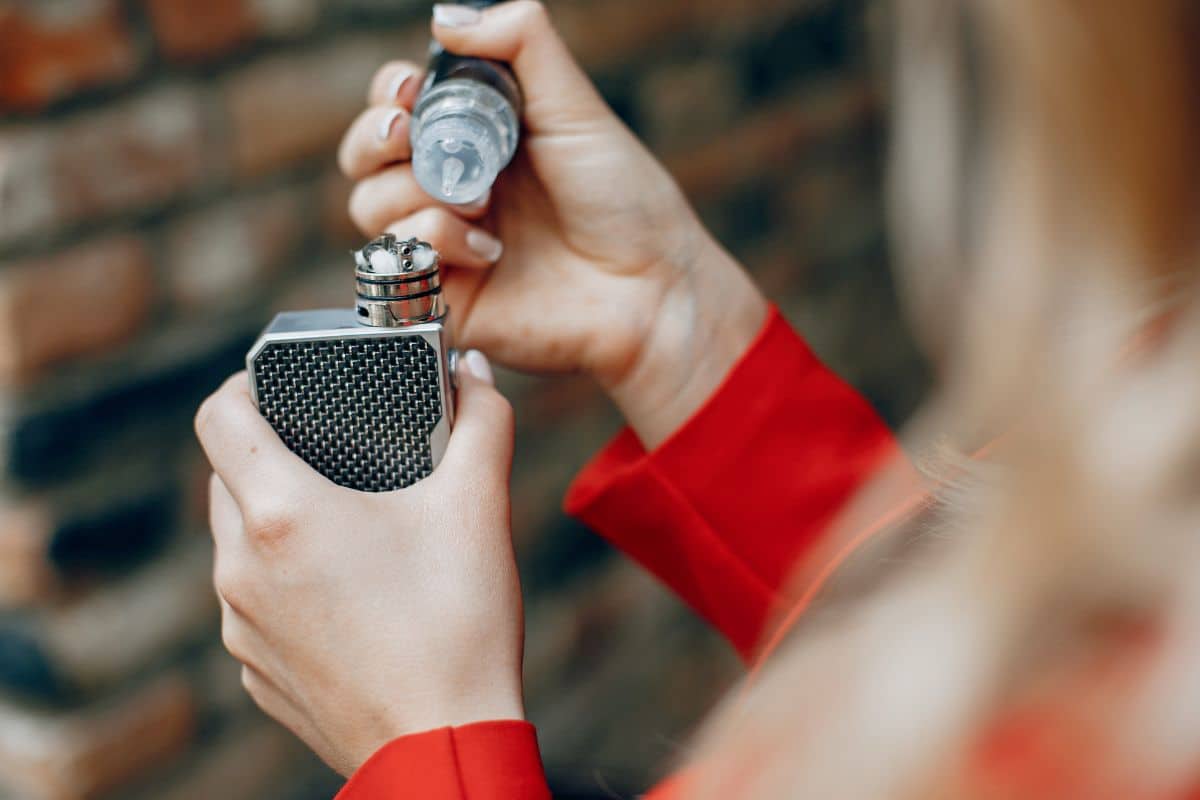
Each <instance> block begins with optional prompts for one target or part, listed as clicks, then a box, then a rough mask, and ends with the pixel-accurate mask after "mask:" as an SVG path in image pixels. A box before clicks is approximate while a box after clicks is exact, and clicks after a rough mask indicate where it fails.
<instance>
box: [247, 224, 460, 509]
mask: <svg viewBox="0 0 1200 800" xmlns="http://www.w3.org/2000/svg"><path fill="white" fill-rule="evenodd" d="M354 259H355V272H354V278H355V284H356V288H357V298H358V299H357V303H356V305H355V307H354V308H345V309H340V308H339V309H321V310H315V311H285V312H283V313H281V314H279V315H277V316H276V317H275V319H274V320H272V322H271V323H270V325H268V326H267V328H266V329H265V330H264V331H263V333H262V335H261V336H260V337H259V339H258V341H257V342H255V344H254V346H253V347H252V348H251V349H250V352H249V353H247V354H246V368H247V370H248V371H249V373H250V391H251V394H252V396H253V398H254V402H255V403H256V404H257V405H258V409H259V411H260V412H261V413H262V415H263V417H265V418H266V420H267V422H269V423H271V427H273V428H274V429H275V431H276V432H277V433H278V434H279V437H280V438H281V439H282V440H283V442H284V444H286V445H287V446H288V448H289V449H291V450H292V452H294V453H296V454H297V455H298V456H300V457H301V458H302V459H304V460H305V461H306V462H308V463H309V464H310V465H311V466H312V467H313V468H314V469H316V470H317V471H318V472H320V473H321V474H322V475H324V476H325V477H327V478H329V479H330V480H331V481H333V482H334V483H336V484H338V485H339V486H346V487H349V488H351V489H358V490H360V491H366V492H387V491H391V490H394V489H402V488H404V487H406V486H409V485H411V484H413V483H416V482H417V481H419V480H420V479H421V478H424V477H425V476H427V475H429V473H431V472H432V471H433V468H434V467H435V466H437V464H438V462H439V461H440V460H441V457H442V454H443V452H445V449H446V443H447V441H448V440H449V437H450V426H451V424H452V423H453V413H454V399H453V391H454V390H453V384H452V381H451V375H452V371H451V367H452V364H451V351H450V350H449V347H448V341H447V340H448V337H447V333H446V329H445V320H446V308H445V305H444V303H443V301H442V288H441V280H440V277H439V267H438V254H437V252H436V251H435V250H434V249H433V248H432V247H430V246H429V245H428V244H426V243H424V242H419V241H417V240H416V239H409V240H407V241H397V239H396V237H394V236H392V235H390V234H386V235H384V236H381V237H380V238H378V239H376V240H374V241H372V242H371V243H369V244H368V245H367V246H366V247H364V248H363V249H361V250H359V251H357V252H356V253H355V254H354Z"/></svg>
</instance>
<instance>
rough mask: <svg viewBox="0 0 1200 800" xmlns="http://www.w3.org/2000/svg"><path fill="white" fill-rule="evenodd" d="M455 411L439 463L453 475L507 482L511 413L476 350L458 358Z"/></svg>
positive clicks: (511, 450)
mask: <svg viewBox="0 0 1200 800" xmlns="http://www.w3.org/2000/svg"><path fill="white" fill-rule="evenodd" d="M456 376H457V378H458V408H457V415H456V417H455V420H454V430H453V431H451V433H450V442H449V444H448V445H447V446H446V454H445V456H444V457H443V458H442V464H444V465H447V466H448V467H449V469H450V470H452V471H453V472H455V473H460V472H465V473H467V474H472V475H475V476H476V477H478V478H480V479H486V478H487V477H497V478H499V479H500V480H502V481H503V482H504V483H507V482H508V475H509V471H510V470H511V468H512V452H513V410H512V406H511V405H510V404H509V402H508V400H506V399H505V398H504V395H502V394H500V392H498V391H496V386H495V383H494V378H493V376H492V367H491V365H490V364H489V363H488V360H487V357H486V356H484V354H483V353H481V352H479V351H478V350H468V351H467V352H466V353H464V354H463V355H462V357H461V358H459V359H458V365H457V367H456Z"/></svg>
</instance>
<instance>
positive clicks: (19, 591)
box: [0, 501, 58, 607]
mask: <svg viewBox="0 0 1200 800" xmlns="http://www.w3.org/2000/svg"><path fill="white" fill-rule="evenodd" d="M56 523H57V520H56V514H55V513H54V510H53V509H50V508H47V507H46V506H45V505H44V504H42V503H38V502H36V501H33V502H25V503H20V504H18V505H13V506H8V507H5V508H3V509H0V606H4V607H12V606H17V605H25V604H26V603H29V602H30V601H32V600H34V599H36V598H41V597H45V596H46V595H48V594H49V593H50V592H51V591H53V589H54V588H55V587H56V586H57V584H58V581H57V576H56V575H55V572H54V569H53V568H52V567H51V566H50V561H49V559H48V558H47V547H48V545H49V542H50V539H51V537H52V536H53V535H54V529H55V526H56Z"/></svg>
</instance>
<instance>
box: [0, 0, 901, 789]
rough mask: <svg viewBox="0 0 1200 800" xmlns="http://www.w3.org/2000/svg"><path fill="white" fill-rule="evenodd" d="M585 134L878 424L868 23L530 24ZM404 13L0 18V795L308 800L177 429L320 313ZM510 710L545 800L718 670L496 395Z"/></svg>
mask: <svg viewBox="0 0 1200 800" xmlns="http://www.w3.org/2000/svg"><path fill="white" fill-rule="evenodd" d="M549 5H550V7H551V10H552V12H553V13H554V16H555V18H556V20H557V22H558V25H559V27H560V29H561V30H562V31H563V33H564V35H565V36H566V38H567V39H568V41H569V42H570V44H571V45H572V47H573V48H574V50H575V52H576V53H577V54H578V56H579V58H580V59H581V60H582V62H583V63H584V64H585V66H586V67H587V68H588V70H589V71H590V72H591V74H592V75H593V76H594V77H595V79H596V80H597V82H598V83H599V85H600V87H601V89H602V91H603V92H604V94H605V96H606V97H607V98H608V100H609V102H610V103H611V104H612V106H613V108H615V109H616V111H617V112H618V113H619V114H620V115H621V116H622V117H623V118H624V119H625V120H626V121H627V122H628V123H629V124H630V125H631V126H632V127H633V129H634V130H635V131H636V132H637V133H638V134H640V135H641V136H642V137H644V138H645V139H646V141H647V142H649V144H650V146H651V147H652V148H653V149H654V151H655V152H656V153H657V154H658V155H659V156H661V157H662V158H663V159H664V160H665V162H666V163H667V165H668V166H669V167H670V169H671V170H672V172H673V173H674V174H675V175H676V176H677V177H678V179H679V181H680V182H681V184H682V185H683V188H684V189H685V191H686V192H687V193H688V194H689V196H690V197H691V198H692V200H693V201H694V203H695V204H696V205H697V207H698V208H699V209H700V211H701V213H702V215H703V217H704V219H705V220H706V221H707V222H708V224H709V225H711V226H712V228H713V229H714V230H715V231H716V233H717V235H718V237H719V238H720V239H721V240H722V241H723V242H724V243H725V244H726V245H727V246H728V247H729V248H730V249H731V250H732V251H733V252H734V253H735V254H736V255H737V256H738V257H739V258H740V259H741V260H742V262H743V263H744V264H746V265H747V267H748V268H749V269H750V270H751V271H752V272H753V273H754V274H755V275H756V276H757V278H758V280H759V281H760V282H761V283H762V285H763V286H764V287H765V288H766V291H767V292H768V293H769V294H770V295H771V296H772V297H773V298H774V299H775V300H776V301H777V302H779V304H780V305H781V306H782V308H783V309H784V311H785V312H786V314H787V315H788V316H789V318H791V319H792V321H793V322H795V323H796V324H797V325H798V326H799V328H800V329H801V330H802V331H803V332H804V333H805V334H806V336H807V337H808V338H809V340H810V341H811V342H812V344H813V346H814V347H815V349H816V350H817V351H818V352H819V353H820V354H821V355H822V356H823V357H824V358H825V359H826V360H827V361H828V362H829V363H830V364H831V365H832V366H833V367H834V368H835V369H837V370H838V371H839V372H840V373H841V374H842V375H843V376H845V377H846V378H847V379H849V380H850V381H851V382H852V383H854V384H855V385H856V386H857V387H859V388H860V389H862V390H863V391H865V392H866V393H867V395H868V396H869V397H870V398H871V399H872V401H874V402H875V404H876V406H877V408H878V409H879V410H880V411H881V412H882V413H883V415H884V416H885V417H886V418H887V419H888V420H889V422H892V423H893V424H896V423H899V422H901V421H902V420H903V419H904V418H905V416H906V415H907V414H908V413H909V412H910V410H911V409H912V408H913V407H914V406H915V404H916V402H917V400H918V397H919V394H920V391H921V387H922V385H923V378H922V374H923V373H922V367H921V365H920V363H919V361H918V360H917V357H916V356H915V355H914V352H913V349H912V347H911V345H910V344H909V341H908V339H907V336H906V334H905V332H904V330H903V328H902V326H901V324H900V322H899V320H898V318H897V313H896V309H895V301H894V297H893V292H892V286H891V282H890V279H889V276H888V272H887V264H886V257H885V243H884V231H883V214H882V209H881V192H880V185H881V175H882V162H883V155H884V147H885V138H884V131H883V129H882V125H881V119H882V117H883V114H884V106H885V95H886V92H885V91H884V90H885V88H886V74H885V71H883V70H880V69H878V64H879V63H880V59H879V58H878V57H877V55H876V54H877V53H878V52H880V50H881V48H880V47H879V46H878V45H879V44H880V43H885V42H886V39H887V31H886V28H887V13H886V11H887V10H886V8H885V7H884V6H883V5H882V4H881V3H879V2H872V1H871V0H846V1H845V2H817V1H815V0H757V1H756V2H755V1H754V0H752V1H751V2H734V1H733V0H726V1H725V2H722V0H649V2H647V0H550V2H549ZM429 7H430V6H429V3H428V2H417V1H416V0H28V2H4V1H3V0H0V476H2V478H0V482H2V484H3V494H2V498H0V607H2V609H3V611H2V612H0V786H2V787H3V788H0V798H3V797H14V798H17V797H20V798H62V799H63V800H67V799H69V798H85V797H87V798H91V797H97V798H101V797H103V798H116V797H119V798H134V799H135V800H137V799H139V798H169V799H171V800H190V799H191V798H198V799H199V798H205V799H207V798H217V797H220V798H223V800H240V799H241V798H246V799H247V800H248V799H249V798H269V799H271V800H274V799H275V798H279V799H281V800H292V799H295V800H300V799H301V798H319V797H329V796H331V795H332V793H333V792H334V791H336V789H337V786H338V785H339V784H338V781H337V780H336V779H335V777H334V776H332V775H330V774H329V773H328V772H326V771H325V770H324V769H323V768H321V767H320V765H318V764H317V763H315V762H314V760H313V758H312V757H311V756H309V755H308V754H307V753H306V752H305V750H304V748H303V747H302V746H300V745H299V743H298V742H296V741H295V740H294V739H293V738H292V737H291V736H290V735H289V734H287V733H286V732H285V731H283V730H282V729H280V728H278V727H277V726H275V725H274V724H273V723H271V722H270V721H269V720H266V719H265V718H263V717H262V716H261V715H260V714H258V713H257V711H256V710H255V709H254V708H253V706H252V705H251V704H250V703H249V701H248V700H247V699H246V698H245V697H244V696H243V693H242V691H241V688H240V685H239V681H238V670H237V668H236V665H235V664H234V663H233V661H232V660H231V659H229V658H228V657H227V656H226V655H225V654H224V652H223V650H222V649H221V648H220V643H219V637H218V619H217V612H216V608H215V604H214V600H213V596H212V591H211V588H210V583H209V558H210V542H209V539H208V536H207V532H206V530H205V520H204V488H205V480H206V477H207V470H206V468H205V466H204V464H203V461H202V459H201V458H200V456H199V453H198V448H197V447H196V445H195V443H194V441H193V438H192V434H191V416H192V413H193V411H194V409H195V407H196V406H197V404H198V403H199V401H200V400H201V399H202V398H203V396H204V395H205V394H207V393H208V392H209V391H211V390H212V389H213V388H215V387H216V386H217V385H218V384H219V382H220V381H221V380H222V379H223V378H224V377H225V376H226V375H227V374H229V373H231V372H233V371H235V370H237V369H239V368H241V365H242V357H243V355H244V353H245V350H246V348H247V346H248V345H249V343H250V342H251V341H252V339H253V338H254V336H255V335H256V333H257V332H258V330H259V329H260V328H261V326H262V325H263V324H264V322H265V321H266V320H267V319H268V318H269V317H270V315H271V314H272V313H273V312H274V311H275V310H278V309H281V308H300V307H310V306H321V305H336V306H342V305H349V304H350V302H351V300H352V297H351V291H352V286H351V282H350V281H351V278H350V272H349V270H350V260H349V258H348V250H349V248H350V247H352V246H354V245H356V244H357V243H358V242H357V237H356V235H355V233H354V231H353V229H352V228H351V227H350V225H349V223H348V221H347V218H346V213H345V207H346V198H347V194H348V188H349V187H348V186H347V184H346V183H345V182H344V181H343V180H342V179H341V178H339V176H338V175H337V174H336V170H335V166H334V158H333V153H334V148H335V146H336V144H337V141H338V139H339V137H340V135H341V133H342V131H343V129H344V128H345V126H346V125H347V123H348V122H349V121H350V120H351V119H352V118H353V117H354V116H355V115H356V113H357V112H358V111H359V110H361V108H362V107H363V105H364V95H365V91H366V86H367V80H368V78H369V77H370V75H371V74H372V73H373V71H374V69H375V68H376V67H377V66H378V65H379V64H381V63H382V62H383V61H385V60H387V59H389V58H393V57H399V56H405V57H409V58H414V59H416V60H418V61H421V60H423V53H424V49H425V46H426V42H427V36H428V34H427V30H428V27H427V19H428V14H429ZM501 386H502V389H503V390H504V391H505V392H506V394H508V396H509V397H510V398H511V399H512V400H513V403H514V405H515V407H516V410H517V418H518V444H517V456H516V466H515V472H514V478H513V488H514V495H515V504H514V506H515V510H514V527H515V531H516V536H517V539H518V549H519V553H520V559H521V566H522V571H523V578H524V581H525V589H526V593H527V597H528V602H527V611H528V616H529V634H528V655H527V687H528V694H529V697H528V700H529V711H530V715H531V718H532V719H533V721H534V722H535V723H536V724H537V725H538V727H539V731H540V737H541V743H542V748H543V753H544V756H545V760H546V764H547V767H548V769H549V772H550V774H551V776H552V781H553V783H554V784H555V787H556V791H557V792H558V793H559V794H560V795H561V796H562V797H564V798H565V797H588V796H594V797H612V796H628V794H627V793H631V792H633V791H636V790H638V789H641V788H644V787H645V786H646V785H647V784H648V782H649V781H651V780H653V779H654V778H655V777H656V776H657V775H659V774H660V773H661V771H663V770H665V769H666V768H667V767H668V766H669V765H670V764H671V762H672V761H674V760H677V759H679V758H681V757H682V754H683V752H684V748H686V746H687V742H688V737H689V732H690V731H691V730H692V728H693V726H694V724H695V722H696V721H697V720H698V719H699V718H700V717H701V716H702V715H703V714H704V713H705V711H706V710H707V709H708V708H710V707H711V705H712V703H713V702H714V701H715V700H716V699H717V698H718V697H719V696H720V694H721V692H722V691H724V690H725V689H726V688H728V687H729V686H730V685H731V683H732V682H733V681H734V680H736V679H737V676H738V674H739V668H738V664H737V662H736V659H735V658H734V657H733V655H732V653H731V651H730V650H729V649H728V648H727V647H726V646H725V645H724V643H723V642H721V641H720V640H719V639H717V638H716V637H715V636H713V635H712V634H711V633H709V632H708V631H707V630H706V629H705V627H704V626H703V625H702V624H701V623H700V622H698V621H697V620H696V619H695V618H694V617H693V616H692V615H691V614H690V613H689V612H688V611H687V610H686V609H685V608H684V607H683V606H681V605H680V604H679V603H678V602H677V601H675V600H674V599H673V598H672V597H670V596H669V595H667V594H666V593H665V592H664V591H663V590H661V589H660V588H659V587H658V586H657V585H656V584H655V583H654V582H653V581H652V580H651V579H649V578H647V577H646V576H644V575H643V574H641V573H640V572H639V571H638V569H636V568H635V567H633V566H631V565H630V564H628V563H626V562H624V561H623V560H621V559H620V558H618V557H617V556H616V555H615V554H614V553H613V552H612V551H611V550H610V549H609V548H608V547H607V546H606V545H605V544H604V543H603V542H601V541H600V540H599V539H598V538H597V537H595V536H593V535H592V534H590V533H589V532H588V531H586V530H584V529H582V527H581V526H579V525H578V524H576V523H574V522H572V521H571V520H570V519H568V518H566V517H565V516H564V515H563V514H562V512H561V511H560V508H559V504H560V502H561V498H562V495H563V493H564V490H565V488H566V485H567V483H568V482H569V480H570V478H571V476H572V475H573V474H574V472H575V471H576V470H577V469H578V468H579V467H580V466H581V465H582V464H583V463H584V461H585V460H586V459H587V458H588V456H589V455H590V454H591V453H592V452H594V451H595V450H596V449H597V448H598V447H599V446H600V445H601V444H603V442H604V441H606V439H607V438H608V437H609V436H610V435H612V434H613V433H615V431H616V430H617V429H618V426H619V421H618V418H617V417H616V415H615V414H614V412H613V410H612V409H611V407H610V406H609V405H608V403H607V402H606V400H605V399H604V398H603V397H602V396H601V395H600V394H598V392H597V391H596V389H595V388H594V387H593V386H591V385H590V384H589V383H588V382H586V381H583V380H580V379H570V378H555V379H541V378H531V377H527V376H518V375H514V374H511V373H505V374H503V375H502V376H501Z"/></svg>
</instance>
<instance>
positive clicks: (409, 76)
mask: <svg viewBox="0 0 1200 800" xmlns="http://www.w3.org/2000/svg"><path fill="white" fill-rule="evenodd" d="M422 73H423V70H422V69H421V68H420V67H418V66H417V65H416V64H414V63H413V62H411V61H389V62H388V63H386V64H384V65H383V66H382V67H380V68H379V69H378V70H377V71H376V72H375V76H374V77H373V78H371V88H370V89H369V90H368V91H367V105H371V106H396V107H399V108H407V109H408V110H409V111H412V107H413V104H414V103H416V102H417V94H418V93H419V92H420V90H421V79H422V77H423V75H422Z"/></svg>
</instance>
